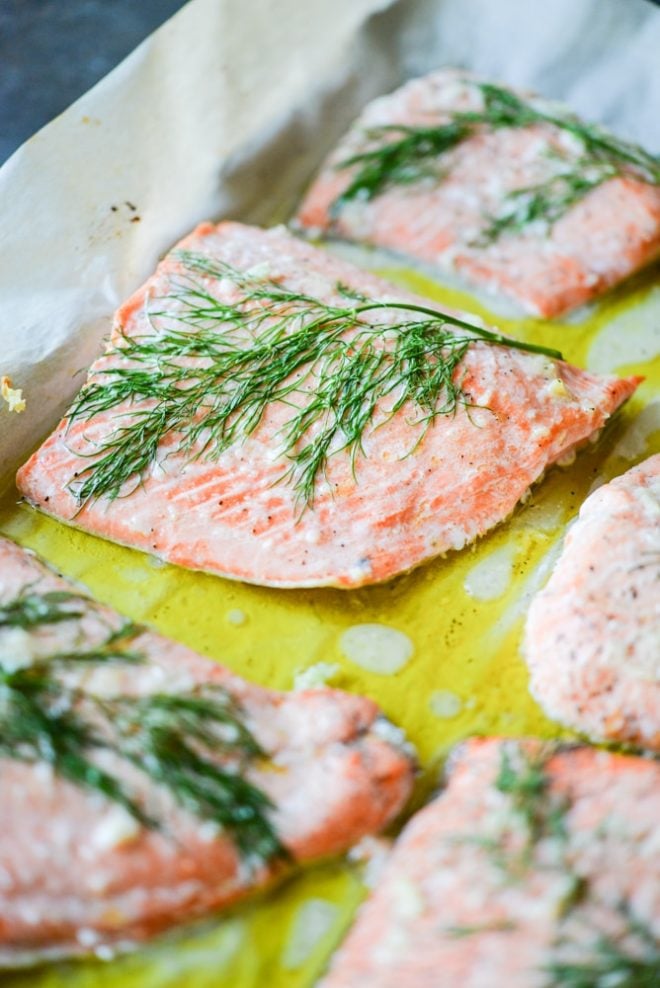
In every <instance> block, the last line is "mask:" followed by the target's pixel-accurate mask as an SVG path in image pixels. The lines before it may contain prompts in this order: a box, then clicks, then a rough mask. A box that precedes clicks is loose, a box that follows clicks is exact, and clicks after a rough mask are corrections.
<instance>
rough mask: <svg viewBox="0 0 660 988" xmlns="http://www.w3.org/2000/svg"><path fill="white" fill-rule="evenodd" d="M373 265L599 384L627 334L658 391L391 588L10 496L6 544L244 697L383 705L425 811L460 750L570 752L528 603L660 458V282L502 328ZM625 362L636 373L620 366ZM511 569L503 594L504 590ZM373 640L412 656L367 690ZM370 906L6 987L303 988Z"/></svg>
mask: <svg viewBox="0 0 660 988" xmlns="http://www.w3.org/2000/svg"><path fill="white" fill-rule="evenodd" d="M363 260H364V262H366V263H367V264H368V265H369V266H370V267H374V268H376V270H377V271H378V273H380V274H383V275H384V276H385V277H389V278H390V279H391V280H393V281H396V282H398V283H399V284H401V285H403V286H405V287H406V288H408V289H412V290H413V291H416V292H419V293H420V294H422V295H426V296H427V297H429V298H432V299H433V300H435V301H436V302H437V303H438V305H439V306H442V305H443V304H445V305H447V306H452V307H456V308H464V309H467V310H468V311H472V312H476V313H478V314H479V315H482V316H483V317H484V318H485V319H486V320H487V321H492V322H495V323H497V324H498V325H499V326H500V327H501V328H502V330H503V331H504V332H505V333H507V334H509V335H513V336H517V337H520V338H524V339H527V340H530V341H534V342H537V343H543V344H545V345H546V346H550V347H556V348H558V349H561V350H562V351H563V353H564V356H565V357H566V359H567V360H569V361H571V362H572V363H575V364H577V365H578V366H580V367H586V368H587V369H591V367H592V364H591V359H592V358H593V360H594V361H597V362H598V363H599V364H601V365H602V361H603V346H602V345H601V344H599V343H598V340H599V338H600V337H601V334H606V335H605V336H604V337H602V338H601V339H604V340H605V341H607V340H608V339H612V338H613V334H612V330H611V329H610V330H609V336H608V335H607V334H608V327H611V326H612V324H615V325H616V326H620V327H621V332H624V333H626V334H631V339H634V346H632V347H631V348H630V350H629V349H628V348H626V347H620V346H617V347H616V348H614V349H615V350H616V353H615V352H614V349H613V361H614V362H613V363H612V366H611V368H609V369H611V370H612V372H617V373H620V374H624V373H625V374H630V373H639V374H643V375H645V377H646V380H645V382H644V384H643V385H642V386H641V387H640V388H639V390H638V392H637V394H636V395H635V396H634V398H633V399H632V400H631V401H630V402H629V403H628V405H627V406H626V407H625V408H624V410H623V411H622V413H621V414H620V415H619V416H618V417H617V419H616V420H615V422H613V423H612V424H611V425H610V426H609V427H608V429H607V430H606V432H605V434H604V435H603V436H602V437H601V439H600V440H599V442H598V443H597V444H595V445H594V446H589V447H588V448H587V449H585V450H583V451H582V452H581V453H580V454H579V455H578V458H577V460H576V462H575V463H574V464H573V465H572V466H570V467H568V468H565V469H553V470H551V471H550V472H549V473H548V475H547V477H546V478H545V479H544V480H543V481H542V482H541V483H540V484H539V485H538V486H537V487H536V488H535V489H534V492H533V494H532V496H531V497H530V499H529V500H528V501H527V502H526V503H525V504H524V505H521V506H519V507H518V509H517V510H516V512H515V513H514V515H513V517H512V518H511V519H509V521H508V522H506V523H505V524H503V525H501V526H500V527H499V528H497V529H496V530H495V531H494V532H492V533H491V534H490V535H488V536H486V537H485V538H483V539H481V540H480V541H479V542H478V543H477V544H476V545H475V546H473V547H471V548H467V549H465V550H463V551H462V552H459V553H455V554H451V555H449V556H448V557H447V558H445V559H438V560H436V561H434V562H431V563H429V564H427V565H424V566H422V567H420V568H419V569H417V570H415V571H414V572H412V573H410V574H407V575H405V576H401V577H398V578H397V579H395V580H392V581H391V582H389V583H387V584H384V585H382V586H376V587H371V588H364V589H360V590H353V591H341V590H328V589H322V590H275V589H269V588H264V587H253V586H248V585H246V584H241V583H234V582H230V581H227V580H223V579H220V578H218V577H214V576H208V575H205V574H201V573H192V572H186V571H184V570H180V569H177V568H175V567H173V566H169V565H162V564H161V563H159V562H158V561H156V560H153V559H151V558H149V557H148V556H145V555H143V554H142V553H139V552H137V551H134V550H131V549H126V548H123V547H121V546H116V545H112V544H110V543H108V542H104V541H103V540H101V539H99V538H95V537H94V536H92V535H87V534H85V533H83V532H78V531H76V530H75V529H73V528H69V527H67V526H65V525H63V524H60V523H58V522H57V521H55V520H53V519H50V518H47V517H46V516H45V515H40V514H39V513H38V512H36V511H34V510H33V509H31V508H29V507H28V506H26V505H17V504H16V500H17V496H16V494H15V492H14V495H13V496H11V495H10V496H9V497H8V498H7V499H6V500H5V501H4V502H3V503H2V505H0V531H1V532H2V533H3V534H5V535H8V536H9V537H11V538H14V539H15V540H16V541H17V542H20V543H21V544H22V545H25V546H29V547H30V548H32V549H35V550H36V551H37V552H38V553H40V554H41V555H42V556H43V557H44V558H45V559H46V560H48V561H49V562H50V563H51V564H52V565H54V566H55V567H56V568H57V569H59V570H61V572H63V573H64V574H65V575H66V576H68V577H73V578H74V579H79V580H81V581H82V582H84V584H85V585H86V586H87V587H89V589H90V590H91V592H92V593H93V594H94V595H95V596H96V597H98V598H99V599H100V600H102V601H104V602H106V603H108V604H111V605H112V606H113V607H116V608H117V609H118V610H119V611H122V612H123V613H124V614H127V615H129V616H130V617H132V618H134V619H136V620H139V621H145V622H147V623H150V624H152V625H153V626H154V627H155V628H157V630H159V631H161V632H162V633H163V634H166V635H169V636H171V637H172V638H175V639H178V640H180V641H182V642H184V643H185V644H186V645H189V646H190V647H191V648H194V649H197V650H198V651H199V652H201V653H203V654H204V655H208V656H210V657H211V658H214V659H217V660H218V661H220V662H222V663H223V664H225V665H227V666H228V667H230V668H231V669H232V670H233V671H235V672H236V673H238V674H239V675H242V676H245V677H246V678H247V679H251V680H254V681H255V682H259V683H263V684H265V685H267V686H271V687H274V688H277V689H290V688H291V687H292V685H293V680H294V676H295V675H296V673H297V672H300V671H301V670H303V669H305V668H307V667H309V666H310V665H313V664H315V663H318V662H325V663H330V664H334V665H336V666H338V668H339V670H340V671H339V672H338V673H337V674H336V675H335V677H334V678H333V680H332V685H333V686H337V687H340V688H342V689H347V690H352V691H355V692H360V693H366V694H368V695H369V696H372V697H373V698H374V699H375V700H377V701H378V703H379V704H380V705H381V706H382V707H383V709H384V710H385V712H386V713H387V714H388V716H389V717H391V719H392V720H393V721H394V722H395V723H397V724H399V725H400V726H402V727H403V728H404V729H405V730H406V732H407V734H408V736H409V737H410V739H411V740H412V741H413V742H414V744H415V745H416V746H417V749H418V751H419V756H420V760H421V763H422V767H423V772H422V773H421V777H420V783H419V792H418V795H417V800H416V802H419V800H420V799H421V798H422V797H423V795H424V793H428V791H429V789H431V788H432V787H433V786H434V785H436V783H437V780H438V778H439V772H440V769H441V765H442V761H443V759H444V757H445V755H446V753H447V751H448V750H449V748H450V747H451V746H452V745H453V744H455V743H456V742H457V741H460V740H461V739H462V738H465V737H467V736H469V735H472V734H509V735H524V734H535V735H540V736H544V737H557V736H560V734H561V732H560V730H559V728H558V727H557V726H556V725H553V724H552V723H551V722H550V721H548V720H547V719H546V718H545V717H544V716H543V714H542V713H541V711H540V710H539V708H538V707H537V705H536V704H535V702H534V701H533V700H532V699H531V697H530V696H529V694H528V692H527V672H526V668H525V665H524V663H523V660H522V658H521V656H520V653H519V647H520V639H521V631H522V622H523V618H524V614H525V610H526V604H527V601H528V599H529V597H530V595H531V594H532V593H533V592H534V591H535V590H536V589H538V588H539V587H540V586H542V585H543V583H544V581H545V579H546V578H547V575H548V572H549V568H550V566H551V563H552V560H553V556H554V555H556V553H557V551H558V548H559V546H560V543H561V538H562V535H563V533H564V531H565V528H566V525H567V523H568V522H569V521H570V520H571V519H572V518H573V517H574V516H575V514H576V513H577V511H578V509H579V507H580V504H581V503H582V502H583V501H584V499H585V497H586V496H587V494H588V493H589V491H590V490H591V489H592V488H593V487H594V486H596V485H597V484H598V483H601V482H604V481H607V480H610V479H611V478H612V477H614V476H616V475H618V474H620V473H623V472H624V471H625V470H627V469H628V468H629V467H630V466H632V465H633V464H634V463H636V462H638V461H639V460H641V459H644V458H645V457H646V456H648V455H651V454H652V453H655V452H658V451H660V305H659V304H658V295H659V293H660V288H658V287H657V286H658V284H659V281H660V279H659V277H658V274H659V272H658V268H657V267H656V268H655V269H654V270H652V271H648V272H646V273H645V274H643V275H641V276H639V277H638V278H636V279H635V280H633V281H631V282H629V283H628V284H627V285H626V286H625V287H623V288H621V289H619V290H618V291H615V292H612V293H610V294H609V295H608V296H607V297H606V298H605V299H604V300H602V301H601V302H600V303H597V304H595V305H593V306H590V307H589V310H588V311H586V312H582V313H580V314H578V315H573V316H571V317H570V318H569V319H565V320H564V321H556V322H543V321H540V320H535V319H522V320H520V319H516V318H512V317H503V316H502V315H495V314H494V313H493V312H492V311H489V310H488V309H487V308H486V307H485V305H484V304H483V301H482V300H477V299H475V297H474V296H470V295H467V294H466V293H465V292H462V291H460V290H458V289H456V288H450V287H446V286H444V287H443V286H440V285H438V284H437V283H436V282H433V281H431V280H430V279H428V278H427V277H425V276H423V275H421V274H419V273H417V272H414V271H410V270H406V269H404V268H401V267H396V266H394V265H393V263H392V262H391V261H389V260H388V259H384V258H383V255H380V256H379V255H377V254H374V253H370V254H369V255H368V256H367V255H366V253H365V254H364V258H363ZM656 314H657V318H656ZM617 339H618V335H617ZM608 346H609V344H607V345H606V347H605V349H606V351H607V347H608ZM629 352H631V353H632V354H633V356H634V359H635V362H634V363H617V362H616V361H618V360H620V359H623V360H625V359H626V356H625V355H626V354H627V353H629ZM598 369H601V368H600V366H599V368H598ZM642 411H643V415H642V417H641V419H640V418H638V416H639V414H640V412H642ZM636 419H637V425H636V426H635V424H634V423H635V420H636ZM491 554H495V555H494V564H493V565H494V569H493V580H494V581H497V595H495V596H493V595H491V596H489V595H488V594H487V593H486V594H480V595H477V596H475V595H474V594H470V593H468V592H467V591H466V589H465V584H466V580H467V583H468V586H470V579H469V575H470V573H471V571H472V570H473V569H474V567H475V566H477V565H479V566H480V570H479V585H480V586H483V584H484V580H486V582H487V567H488V562H487V560H488V557H489V556H490V555H491ZM503 559H505V560H506V567H507V572H509V571H510V574H511V575H510V579H508V580H507V579H504V578H503V576H502V560H503ZM484 570H486V576H484ZM237 614H240V615H241V620H240V621H237V620H236V615H237ZM369 623H376V624H379V623H380V624H386V625H388V626H390V627H393V628H396V629H398V630H400V631H402V632H404V634H405V635H407V636H408V637H409V638H410V639H411V641H412V643H413V646H414V653H413V655H412V658H411V659H410V660H409V661H408V662H407V663H406V664H405V666H404V667H403V668H402V669H401V670H400V671H399V672H398V673H396V674H394V675H391V676H387V675H382V674H379V673H375V672H368V671H367V670H365V669H364V668H361V667H360V666H359V665H356V664H355V663H352V662H350V661H349V660H348V659H347V658H346V657H345V656H344V655H343V654H342V652H341V650H340V645H339V642H340V637H341V635H342V633H343V632H344V631H345V630H346V629H347V628H348V627H350V626H351V625H354V624H369ZM439 691H448V692H449V693H451V694H452V695H453V696H455V697H457V700H456V702H455V703H454V704H453V706H454V707H455V708H456V710H457V713H456V714H455V716H449V717H446V716H442V717H439V716H438V715H437V713H435V712H434V704H433V702H432V697H433V696H434V695H435V694H437V693H438V692H439ZM363 893H364V889H363V886H362V884H361V881H360V874H359V871H358V870H357V868H356V866H352V865H349V864H345V863H341V862H340V863H334V864H328V865H320V866H317V867H315V868H311V869H309V870H307V871H306V872H305V873H304V874H303V875H300V876H298V877H297V878H294V879H292V880H290V881H289V882H287V883H286V884H285V885H284V886H282V887H280V888H279V889H276V890H274V891H273V892H271V893H270V894H269V895H267V896H265V897H262V898H261V899H259V901H256V902H252V903H250V904H247V905H244V906H243V907H241V908H238V909H236V910H234V911H233V912H231V913H230V914H228V915H225V916H224V917H221V918H218V919H217V920H213V919H212V920H210V921H208V922H206V923H205V924H203V925H201V926H198V927H196V928H195V929H194V930H187V931H183V932H178V933H177V934H176V935H171V936H169V937H166V938H163V939H161V940H159V941H158V942H156V943H154V944H151V945H149V946H148V947H145V948H143V949H142V950H140V951H138V952H136V953H134V954H131V955H126V956H123V957H119V958H117V959H115V960H113V961H111V962H100V961H77V962H67V963H62V964H54V965H51V966H49V967H43V968H41V969H38V970H32V971H28V972H23V973H16V974H11V975H7V976H5V977H4V978H3V980H2V983H3V985H7V986H8V988H65V986H66V988H92V986H93V988H175V986H176V988H179V986H184V985H185V986H186V988H211V986H212V988H265V986H268V988H303V986H310V985H312V984H313V983H314V981H315V980H316V978H317V976H318V975H319V974H320V972H321V971H322V970H323V967H324V964H325V962H326V960H327V958H328V956H329V954H330V952H331V950H332V948H333V947H334V945H335V944H336V943H337V942H338V941H339V939H340V938H341V935H342V932H343V930H344V929H345V928H346V926H347V925H348V924H349V923H350V919H351V916H352V915H353V912H354V910H355V909H356V907H357V905H358V903H359V901H360V899H361V897H362V895H363ZM310 899H314V900H319V899H320V900H322V902H328V903H331V904H333V905H334V906H335V907H337V908H336V909H335V910H334V911H333V910H332V909H328V910H326V914H327V915H328V917H330V919H329V922H328V923H327V924H326V928H325V929H324V930H323V931H322V933H321V935H320V936H319V937H318V938H317V940H316V942H315V945H310V952H309V955H308V956H307V957H305V956H304V954H305V951H304V950H302V951H301V950H300V943H299V929H298V931H297V935H296V950H295V951H294V952H292V950H291V949H290V942H289V941H290V938H291V936H292V934H293V932H294V929H296V916H297V915H298V912H299V910H300V909H301V908H302V907H303V906H304V904H305V903H307V902H308V901H309V900H310ZM298 927H299V924H298ZM287 947H289V949H288V950H287ZM292 956H293V957H294V963H293V965H292Z"/></svg>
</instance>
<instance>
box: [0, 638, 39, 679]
mask: <svg viewBox="0 0 660 988" xmlns="http://www.w3.org/2000/svg"><path fill="white" fill-rule="evenodd" d="M35 657H36V656H35V654H34V651H33V649H32V637H31V635H29V634H28V632H27V631H25V630H24V629H23V628H7V629H6V630H5V631H3V633H2V635H0V667H2V669H4V671H5V672H8V673H12V672H17V671H18V670H19V669H28V668H29V667H30V666H31V665H32V663H33V662H34V660H35Z"/></svg>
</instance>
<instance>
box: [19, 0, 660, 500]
mask: <svg viewBox="0 0 660 988" xmlns="http://www.w3.org/2000/svg"><path fill="white" fill-rule="evenodd" d="M659 51H660V12H658V11H657V10H656V9H655V8H654V7H653V6H652V5H651V4H650V3H648V2H645V0H625V2H624V0H544V2H543V4H539V3H531V2H529V0H399V2H398V3H397V2H393V0H305V2H304V3H301V2H300V0H240V2H239V0H194V2H192V3H189V4H188V5H187V6H186V7H184V8H183V9H182V10H181V11H180V12H179V13H178V14H177V15H176V16H175V17H174V18H173V19H172V20H171V21H169V22H168V23H167V24H165V25H164V26H163V27H162V28H161V29H160V30H159V31H157V32H156V33H155V34H154V35H153V36H152V37H151V38H149V39H147V41H145V42H144V43H143V44H142V45H141V46H140V47H139V48H138V49H137V50H136V51H135V52H134V53H133V54H132V55H131V56H129V58H128V59H126V60H125V61H124V62H123V63H122V64H121V65H120V66H119V67H118V68H117V69H115V70H114V71H113V72H112V73H111V74H110V75H109V76H107V77H106V78H105V79H104V80H102V82H100V83H99V84H98V85H97V86H95V87H94V89H92V90H91V91H90V92H89V93H87V94H86V95H85V96H83V97H82V98H81V99H80V100H78V101H77V102H76V103H75V104H74V105H73V106H72V107H71V108H70V109H69V110H68V111H67V112H66V113H64V114H63V115H62V116H61V117H59V118H58V119H57V120H55V121H54V122H53V123H51V124H50V125H49V126H47V127H46V128H44V129H43V130H42V131H41V132H40V133H38V134H37V135H36V136H35V137H33V138H32V139H31V140H29V141H28V142H27V143H26V144H25V145H24V146H23V147H22V148H20V149H19V150H18V151H17V152H16V154H15V155H14V156H13V157H12V158H11V159H10V160H9V161H8V162H7V164H6V165H5V166H4V167H3V168H2V170H0V204H1V209H0V376H2V375H3V374H7V375H9V376H10V377H11V379H12V382H13V384H14V386H15V387H19V388H22V389H23V392H24V396H25V398H26V399H27V409H26V411H25V412H23V413H21V414H20V415H19V414H16V413H10V412H9V411H8V410H7V409H6V407H5V406H4V403H3V407H2V408H1V409H0V488H2V487H3V486H6V485H7V483H8V482H9V481H10V480H11V477H12V475H13V472H14V470H15V469H16V467H17V466H18V464H19V463H20V462H21V461H22V460H23V459H25V457H26V455H27V453H28V452H29V451H30V449H31V448H32V447H33V446H35V445H36V444H37V442H38V441H40V440H41V439H42V438H43V437H44V435H45V434H46V433H47V432H48V431H49V430H50V429H52V427H53V426H54V425H55V423H56V421H57V419H58V418H59V416H60V415H61V414H62V412H63V411H64V409H65V407H66V405H67V403H68V402H69V400H70V399H71V397H72V396H73V394H74V393H75V392H76V391H77V389H78V388H79V387H80V385H81V383H82V381H83V373H84V370H85V368H86V367H87V366H88V365H89V363H90V362H91V361H92V359H93V358H94V356H95V355H96V354H97V353H98V352H99V348H100V346H101V341H102V338H103V336H104V335H105V334H106V333H107V332H108V329H109V326H110V322H111V316H112V312H113V310H114V309H115V307H116V306H117V305H118V304H119V303H120V301H121V300H122V299H123V298H124V297H126V296H127V295H128V294H129V293H130V292H131V291H132V290H134V289H135V288H136V287H137V286H138V285H139V284H140V283H141V281H142V280H143V279H144V278H145V277H146V276H147V275H148V274H149V273H150V271H151V270H152V268H153V266H154V264H155V262H156V260H157V258H158V256H159V255H160V254H162V253H163V252H164V251H165V250H167V249H168V248H169V247H170V246H171V244H172V243H173V242H175V241H176V240H177V239H178V238H179V237H180V236H182V235H183V234H184V233H186V232H187V231H188V230H189V229H190V228H191V227H192V226H193V225H194V224H195V223H197V222H198V221H200V220H202V219H208V218H216V219H218V218H221V217H223V216H232V217H235V218H241V219H244V220H249V221H254V222H261V223H263V222H267V221H272V220H273V219H274V218H285V217H286V216H287V214H288V213H289V212H290V210H291V209H292V207H293V204H294V203H295V199H296V197H297V195H298V194H299V193H300V191H301V189H302V187H303V185H304V183H305V181H306V180H307V179H308V177H309V176H310V174H311V173H312V171H313V168H314V167H315V165H316V164H317V163H318V161H319V160H320V158H321V157H322V155H323V154H324V153H325V152H326V151H327V150H328V148H329V147H330V145H331V144H332V143H333V142H334V141H335V140H336V138H337V137H338V136H339V134H340V133H341V132H342V131H343V129H344V128H345V127H346V126H347V124H348V123H349V121H350V120H351V119H352V118H353V117H354V116H355V114H356V113H357V111H358V109H359V108H360V107H361V106H362V105H363V104H364V102H366V101H367V100H368V99H370V98H371V97H372V96H374V95H376V94H377V93H380V92H384V91H387V90H388V89H390V88H393V87H394V86H395V85H397V84H398V83H399V82H400V81H402V79H404V78H406V77H408V76H410V75H413V74H416V73H419V72H423V71H426V70H428V69H430V68H432V67H434V66H437V65H441V64H460V65H465V66H467V67H469V68H474V69H476V70H477V71H480V72H483V73H484V74H486V75H489V76H492V77H494V78H499V79H502V80H504V81H507V82H511V83H515V84H523V85H527V86H531V87H532V88H536V89H538V90H539V91H541V92H543V94H544V95H548V96H551V97H558V98H562V99H565V100H567V102H569V103H570V104H571V105H573V106H574V107H575V108H576V109H578V110H579V111H581V112H583V113H584V114H585V115H586V116H588V117H591V118H594V119H598V120H601V121H603V122H605V123H607V124H609V125H611V126H612V127H614V128H615V129H617V130H618V131H619V132H620V133H622V134H624V135H626V136H629V137H631V138H634V139H635V140H639V141H640V142H643V143H644V144H645V145H646V146H647V147H649V148H650V149H658V147H660V113H659V112H658V111H659V109H660V73H659V72H658V71H657V60H658V52H659Z"/></svg>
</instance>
